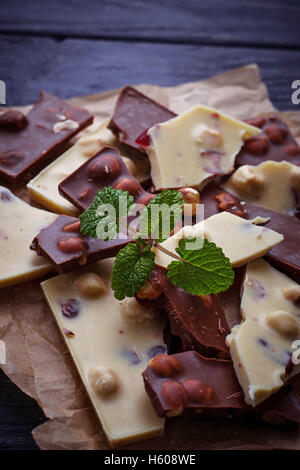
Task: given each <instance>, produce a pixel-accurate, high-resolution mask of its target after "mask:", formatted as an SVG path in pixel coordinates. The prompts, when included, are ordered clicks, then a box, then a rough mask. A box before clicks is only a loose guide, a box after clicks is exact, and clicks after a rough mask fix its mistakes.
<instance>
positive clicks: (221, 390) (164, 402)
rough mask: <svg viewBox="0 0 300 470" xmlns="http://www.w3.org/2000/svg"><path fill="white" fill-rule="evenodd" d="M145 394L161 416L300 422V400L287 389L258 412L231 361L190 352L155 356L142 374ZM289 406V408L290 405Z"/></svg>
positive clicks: (266, 402) (259, 407) (293, 391)
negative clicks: (203, 415) (245, 393)
mask: <svg viewBox="0 0 300 470" xmlns="http://www.w3.org/2000/svg"><path fill="white" fill-rule="evenodd" d="M143 378H144V383H145V388H146V391H147V393H148V395H149V397H150V400H151V401H152V404H153V406H154V408H155V410H156V412H157V414H158V416H161V417H162V416H167V417H173V416H178V415H180V414H182V413H187V414H191V413H192V414H193V413H195V414H205V415H217V416H224V417H231V416H244V415H246V416H247V415H249V416H251V415H252V416H253V415H258V416H261V417H262V418H263V419H266V420H267V421H271V422H272V423H274V424H275V423H279V424H284V423H296V424H299V423H300V399H299V396H298V395H297V393H296V392H295V390H294V389H293V388H291V387H290V386H287V387H286V388H284V389H282V390H281V391H280V392H279V393H278V394H276V395H274V397H272V398H271V399H270V400H266V401H265V403H264V404H263V406H262V405H261V406H258V407H256V408H255V409H253V408H251V407H250V406H248V405H247V404H246V403H245V401H244V394H243V391H242V389H241V387H240V385H239V383H238V380H237V378H236V376H235V373H234V369H233V366H232V362H231V361H227V360H219V359H208V358H204V357H202V356H200V355H199V354H197V353H196V352H193V351H187V352H184V353H180V354H174V355H171V356H168V355H165V354H162V355H159V356H155V357H154V358H152V359H151V360H150V362H149V365H148V367H147V369H146V370H145V371H144V372H143ZM287 405H288V406H287Z"/></svg>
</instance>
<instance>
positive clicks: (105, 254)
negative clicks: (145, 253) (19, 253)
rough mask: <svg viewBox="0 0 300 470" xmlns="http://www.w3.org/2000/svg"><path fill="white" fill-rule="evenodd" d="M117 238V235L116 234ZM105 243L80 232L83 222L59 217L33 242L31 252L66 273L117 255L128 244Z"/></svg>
mask: <svg viewBox="0 0 300 470" xmlns="http://www.w3.org/2000/svg"><path fill="white" fill-rule="evenodd" d="M117 237H118V234H117ZM130 240H131V238H130V237H128V238H126V239H119V238H116V239H114V240H108V241H102V240H100V239H99V238H92V237H87V236H84V235H82V234H81V233H80V220H79V219H76V218H75V217H70V216H67V215H60V216H58V217H57V219H56V220H55V221H54V222H53V223H52V224H51V225H49V226H48V227H46V228H44V229H43V230H42V231H41V232H40V233H39V234H38V235H37V236H36V237H35V239H34V240H33V242H32V245H31V249H33V250H36V252H37V254H38V255H40V256H44V257H45V258H47V259H48V260H49V261H50V262H51V263H52V264H53V265H54V267H55V269H56V270H57V271H58V272H59V273H66V272H68V271H72V270H73V269H77V268H78V267H79V266H85V265H87V264H90V263H94V262H96V261H99V260H102V259H106V258H110V257H112V256H116V254H117V253H118V252H119V250H120V249H121V248H123V247H124V246H125V245H126V244H127V243H128V242H129V241H130Z"/></svg>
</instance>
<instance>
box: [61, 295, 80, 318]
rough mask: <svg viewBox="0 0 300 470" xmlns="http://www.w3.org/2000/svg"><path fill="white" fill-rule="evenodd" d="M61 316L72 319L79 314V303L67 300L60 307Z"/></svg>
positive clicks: (74, 300)
mask: <svg viewBox="0 0 300 470" xmlns="http://www.w3.org/2000/svg"><path fill="white" fill-rule="evenodd" d="M61 311H62V314H63V315H64V316H65V317H67V318H74V317H76V316H77V315H78V314H79V311H80V302H78V300H76V299H68V300H66V302H64V303H63V304H62V305H61Z"/></svg>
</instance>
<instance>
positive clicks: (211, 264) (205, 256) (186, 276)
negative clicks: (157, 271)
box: [167, 238, 234, 295]
mask: <svg viewBox="0 0 300 470" xmlns="http://www.w3.org/2000/svg"><path fill="white" fill-rule="evenodd" d="M195 240H196V239H195V238H193V239H181V240H180V241H179V245H178V248H176V251H177V253H178V255H179V256H180V257H181V258H182V259H183V260H184V261H172V262H171V263H170V264H169V265H168V274H167V275H168V278H169V279H171V281H172V283H173V284H174V285H175V286H178V287H181V288H182V289H184V290H185V292H189V293H190V294H196V295H208V294H217V293H218V292H223V291H225V290H227V289H228V288H229V287H230V286H231V284H232V283H233V279H234V271H233V269H232V266H231V263H230V260H229V258H226V256H225V255H224V253H223V251H222V249H221V248H219V247H218V246H216V244H215V243H212V242H209V241H208V240H206V239H204V240H203V246H202V248H201V249H200V250H187V248H186V244H187V243H190V242H193V241H195Z"/></svg>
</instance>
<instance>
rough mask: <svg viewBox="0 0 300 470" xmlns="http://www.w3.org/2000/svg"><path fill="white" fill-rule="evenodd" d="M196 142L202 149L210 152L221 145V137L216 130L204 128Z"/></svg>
mask: <svg viewBox="0 0 300 470" xmlns="http://www.w3.org/2000/svg"><path fill="white" fill-rule="evenodd" d="M198 141H199V142H200V143H201V144H202V145H203V147H204V148H206V149H208V150H211V149H215V148H216V147H219V146H220V145H221V143H222V136H221V133H220V132H219V131H217V130H216V129H210V128H205V129H204V130H203V131H202V133H201V134H200V136H199V138H198Z"/></svg>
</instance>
